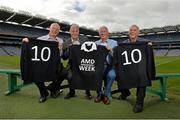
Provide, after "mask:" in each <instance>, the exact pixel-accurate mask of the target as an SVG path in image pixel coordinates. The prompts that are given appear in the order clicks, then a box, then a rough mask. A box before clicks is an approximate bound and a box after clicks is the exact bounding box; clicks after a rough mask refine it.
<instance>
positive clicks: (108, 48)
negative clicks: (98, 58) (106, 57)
mask: <svg viewBox="0 0 180 120" xmlns="http://www.w3.org/2000/svg"><path fill="white" fill-rule="evenodd" d="M106 48H107V50H109V51H110V52H113V50H112V48H111V46H110V45H108V44H107V45H106Z"/></svg>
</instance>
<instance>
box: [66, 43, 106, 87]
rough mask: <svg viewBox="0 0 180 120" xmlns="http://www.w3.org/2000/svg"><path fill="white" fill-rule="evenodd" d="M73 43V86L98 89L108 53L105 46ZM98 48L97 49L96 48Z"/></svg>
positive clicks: (71, 55)
mask: <svg viewBox="0 0 180 120" xmlns="http://www.w3.org/2000/svg"><path fill="white" fill-rule="evenodd" d="M87 43H90V44H91V42H85V43H84V44H83V45H82V46H80V45H72V46H71V47H70V58H69V60H70V64H71V70H72V86H71V88H74V89H82V90H97V89H99V88H100V86H101V85H102V79H103V70H104V62H105V60H106V56H107V54H108V51H107V49H106V48H105V47H104V46H96V44H95V43H94V42H93V44H92V45H88V46H86V45H87ZM96 48H97V49H96Z"/></svg>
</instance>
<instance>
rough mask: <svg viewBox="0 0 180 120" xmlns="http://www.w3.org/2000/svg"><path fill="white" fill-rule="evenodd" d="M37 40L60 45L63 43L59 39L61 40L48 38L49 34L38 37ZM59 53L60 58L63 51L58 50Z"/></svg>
mask: <svg viewBox="0 0 180 120" xmlns="http://www.w3.org/2000/svg"><path fill="white" fill-rule="evenodd" d="M37 39H38V40H44V41H54V42H58V43H59V44H62V43H63V39H61V38H59V37H56V38H51V37H50V36H49V34H48V35H44V36H41V37H38V38H37ZM59 53H60V56H62V54H63V50H60V51H59Z"/></svg>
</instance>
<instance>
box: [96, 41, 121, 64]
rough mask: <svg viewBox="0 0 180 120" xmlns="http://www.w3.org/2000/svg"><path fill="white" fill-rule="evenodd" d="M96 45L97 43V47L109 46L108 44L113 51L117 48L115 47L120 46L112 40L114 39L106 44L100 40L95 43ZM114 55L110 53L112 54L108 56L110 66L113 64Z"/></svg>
mask: <svg viewBox="0 0 180 120" xmlns="http://www.w3.org/2000/svg"><path fill="white" fill-rule="evenodd" d="M95 43H96V44H97V45H102V46H107V44H108V45H109V46H110V47H111V48H112V49H113V48H115V47H116V46H117V45H118V44H117V41H115V40H112V39H107V40H106V42H103V41H102V40H101V39H100V40H98V41H95ZM112 55H113V53H110V54H109V55H108V56H107V58H106V60H107V63H108V64H111V63H112Z"/></svg>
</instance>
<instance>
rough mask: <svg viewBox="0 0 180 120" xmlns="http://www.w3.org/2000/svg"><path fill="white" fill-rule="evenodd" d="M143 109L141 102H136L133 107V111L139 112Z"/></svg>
mask: <svg viewBox="0 0 180 120" xmlns="http://www.w3.org/2000/svg"><path fill="white" fill-rule="evenodd" d="M142 110H143V104H138V103H136V104H135V105H134V108H133V112H134V113H140V112H142Z"/></svg>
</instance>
